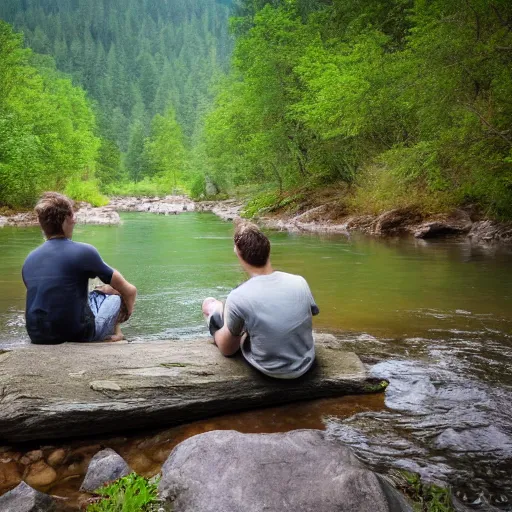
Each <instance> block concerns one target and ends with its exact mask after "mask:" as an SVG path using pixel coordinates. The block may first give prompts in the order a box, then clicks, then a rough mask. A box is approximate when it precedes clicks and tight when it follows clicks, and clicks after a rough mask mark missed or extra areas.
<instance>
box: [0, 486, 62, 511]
mask: <svg viewBox="0 0 512 512" xmlns="http://www.w3.org/2000/svg"><path fill="white" fill-rule="evenodd" d="M0 510H1V511H2V512H54V511H55V510H56V504H55V501H53V499H52V498H51V497H50V496H48V494H44V493H42V492H39V491H36V490H35V489H32V487H30V486H29V485H27V484H26V483H25V482H21V483H20V484H19V485H18V486H17V487H15V488H14V489H13V490H12V491H9V492H7V493H5V494H4V495H3V496H0Z"/></svg>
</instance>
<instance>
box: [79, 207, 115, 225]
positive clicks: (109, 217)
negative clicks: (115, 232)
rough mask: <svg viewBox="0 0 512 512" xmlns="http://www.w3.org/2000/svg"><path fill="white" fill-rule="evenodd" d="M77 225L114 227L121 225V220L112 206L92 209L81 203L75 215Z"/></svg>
mask: <svg viewBox="0 0 512 512" xmlns="http://www.w3.org/2000/svg"><path fill="white" fill-rule="evenodd" d="M75 219H76V222H77V224H96V225H103V226H116V225H118V224H121V218H120V217H119V213H117V211H116V209H115V208H113V207H112V206H110V205H108V206H102V207H100V208H94V207H92V206H91V205H90V204H88V203H81V204H80V207H79V209H78V210H77V211H76V213H75Z"/></svg>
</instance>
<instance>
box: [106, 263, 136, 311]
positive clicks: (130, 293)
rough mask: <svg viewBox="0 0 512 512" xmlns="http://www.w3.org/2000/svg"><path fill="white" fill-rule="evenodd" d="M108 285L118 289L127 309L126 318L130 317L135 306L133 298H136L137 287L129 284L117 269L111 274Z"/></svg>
mask: <svg viewBox="0 0 512 512" xmlns="http://www.w3.org/2000/svg"><path fill="white" fill-rule="evenodd" d="M110 286H112V288H114V290H116V291H118V292H119V295H121V297H122V298H123V301H124V303H125V304H126V309H127V310H128V318H130V316H131V314H132V313H133V308H134V306H135V299H136V298H137V288H135V286H133V284H130V283H129V282H128V281H127V280H126V279H125V278H124V277H123V276H122V275H121V273H120V272H118V271H117V270H114V273H113V274H112V279H111V281H110ZM128 318H127V319H128Z"/></svg>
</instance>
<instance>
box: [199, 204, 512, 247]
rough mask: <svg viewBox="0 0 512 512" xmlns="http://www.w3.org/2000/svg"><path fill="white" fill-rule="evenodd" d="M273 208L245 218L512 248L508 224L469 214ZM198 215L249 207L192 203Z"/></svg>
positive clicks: (231, 213) (237, 214)
mask: <svg viewBox="0 0 512 512" xmlns="http://www.w3.org/2000/svg"><path fill="white" fill-rule="evenodd" d="M281 203H283V205H281V204H280V203H279V202H278V203H277V204H276V205H272V206H263V207H261V208H252V209H251V211H250V215H249V216H250V217H251V218H252V220H254V221H255V222H256V223H257V224H259V225H260V226H262V227H265V228H268V229H275V230H278V231H289V232H295V233H332V234H344V235H349V234H350V232H352V231H358V232H361V233H364V234H366V235H370V236H377V237H394V236H407V235H408V236H413V237H414V238H417V239H431V238H441V237H447V236H451V237H453V236H456V237H461V238H466V239H468V240H469V241H471V242H472V243H474V244H477V245H512V222H497V221H494V220H490V219H485V218H481V217H480V216H479V215H477V214H476V213H475V212H472V211H471V210H470V209H468V210H464V209H455V210H452V211H450V212H446V213H438V214H425V213H422V212H420V211H419V210H418V209H416V208H414V207H410V208H395V209H393V210H388V211H385V212H383V213H380V214H360V215H357V214H351V213H349V212H348V211H347V209H346V208H343V206H340V203H339V201H338V200H328V201H327V202H324V203H322V204H316V203H315V202H311V200H309V201H307V202H304V203H302V204H301V203H300V202H294V203H292V202H288V201H286V200H283V201H281ZM196 208H197V211H211V212H212V213H214V214H215V215H217V216H218V217H220V218H221V219H223V220H235V219H237V218H241V217H242V216H247V213H248V210H249V208H248V205H247V204H244V203H243V202H241V201H236V200H228V201H218V202H215V201H207V202H201V203H197V207H196Z"/></svg>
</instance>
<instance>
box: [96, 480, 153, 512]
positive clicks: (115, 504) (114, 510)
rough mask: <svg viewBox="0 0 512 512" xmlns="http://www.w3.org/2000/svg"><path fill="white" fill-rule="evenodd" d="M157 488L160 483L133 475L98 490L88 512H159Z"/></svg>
mask: <svg viewBox="0 0 512 512" xmlns="http://www.w3.org/2000/svg"><path fill="white" fill-rule="evenodd" d="M157 487H158V481H153V479H152V480H148V479H147V478H144V477H142V476H139V475H137V474H136V473H131V474H129V475H128V476H125V477H123V478H120V479H119V480H116V481H115V482H113V483H111V484H110V485H107V486H106V487H102V488H100V489H97V490H96V493H95V494H96V495H97V496H95V497H94V498H92V499H93V500H94V503H91V504H90V505H88V507H87V512H157V511H158V510H159V509H160V508H161V507H162V504H161V503H160V502H159V500H158V495H157Z"/></svg>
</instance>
